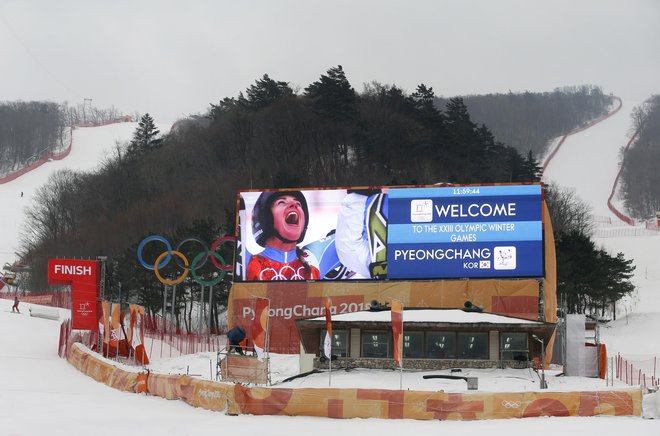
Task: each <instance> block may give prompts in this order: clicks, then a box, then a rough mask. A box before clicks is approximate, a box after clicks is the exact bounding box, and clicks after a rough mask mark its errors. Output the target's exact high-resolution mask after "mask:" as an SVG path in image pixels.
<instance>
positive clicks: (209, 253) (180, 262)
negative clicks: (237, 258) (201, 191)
mask: <svg viewBox="0 0 660 436" xmlns="http://www.w3.org/2000/svg"><path fill="white" fill-rule="evenodd" d="M235 239H236V238H234V237H233V236H221V237H220V238H218V239H216V240H215V241H214V242H213V244H211V249H209V248H208V247H207V246H206V244H205V243H204V242H203V241H202V240H201V239H198V238H192V237H191V238H185V239H183V240H182V241H181V242H179V244H178V245H177V246H176V249H175V250H173V249H172V245H171V244H170V242H169V241H168V240H167V239H166V238H164V237H162V236H160V235H152V236H147V237H146V238H144V239H143V240H142V241H141V242H140V244H139V245H138V248H137V257H138V260H139V261H140V264H141V265H142V266H143V267H145V268H146V269H150V270H153V271H154V273H155V274H156V277H157V278H158V280H159V281H160V282H161V283H164V284H166V285H177V284H179V283H181V282H182V281H183V280H184V279H185V278H186V277H188V273H190V275H191V276H192V278H193V280H195V281H196V282H197V283H199V284H200V285H203V286H214V285H217V284H218V283H220V281H221V280H222V279H223V278H224V277H225V274H227V271H232V270H233V269H234V266H233V265H227V263H226V262H225V260H224V259H223V258H222V256H220V255H219V254H218V253H216V251H215V250H216V249H217V248H218V246H219V245H220V244H222V243H224V242H234V241H235ZM152 241H159V242H161V243H163V244H165V248H166V250H165V251H163V252H162V253H161V254H160V255H159V256H158V257H157V258H156V260H155V261H154V263H153V264H150V263H147V262H146V261H145V260H144V258H143V257H142V252H143V251H144V247H145V246H146V245H147V244H148V243H150V242H152ZM189 242H194V243H196V244H198V245H200V246H201V248H202V250H201V251H200V252H199V253H198V254H197V255H196V256H195V257H194V258H193V260H192V262H189V261H188V258H187V257H186V256H185V254H183V253H182V252H181V247H182V246H183V245H184V244H186V243H189ZM173 257H174V262H175V263H176V265H177V266H178V267H179V268H182V269H183V272H182V273H181V275H179V277H177V278H175V279H167V278H165V277H163V276H162V275H161V273H160V270H161V269H163V268H165V267H166V266H167V265H168V264H169V262H170V260H172V258H173ZM209 259H211V262H212V263H213V265H214V266H215V267H216V268H218V269H219V270H220V272H219V273H218V275H217V276H216V277H215V278H213V279H211V280H204V279H203V278H201V277H200V276H199V275H198V274H197V270H198V269H199V268H202V267H203V266H204V265H206V262H207V261H208V260H209Z"/></svg>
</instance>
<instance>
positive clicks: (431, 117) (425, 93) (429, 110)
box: [408, 83, 442, 125]
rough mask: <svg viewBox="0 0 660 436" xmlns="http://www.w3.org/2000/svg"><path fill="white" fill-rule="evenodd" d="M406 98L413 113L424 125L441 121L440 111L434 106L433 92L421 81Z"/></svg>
mask: <svg viewBox="0 0 660 436" xmlns="http://www.w3.org/2000/svg"><path fill="white" fill-rule="evenodd" d="M408 100H409V101H410V102H411V103H412V106H413V108H414V110H415V114H416V115H417V117H416V118H418V119H419V120H420V121H421V122H423V123H424V124H425V125H434V124H436V125H437V124H441V123H442V113H441V112H440V111H439V110H438V108H437V107H435V94H434V93H433V88H427V87H426V85H424V84H423V83H422V84H420V85H418V86H417V90H416V91H415V92H413V93H412V94H411V95H410V97H409V98H408Z"/></svg>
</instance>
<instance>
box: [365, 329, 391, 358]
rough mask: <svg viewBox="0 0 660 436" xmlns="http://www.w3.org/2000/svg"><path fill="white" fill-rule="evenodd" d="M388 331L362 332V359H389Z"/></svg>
mask: <svg viewBox="0 0 660 436" xmlns="http://www.w3.org/2000/svg"><path fill="white" fill-rule="evenodd" d="M390 349H391V335H390V332H389V331H372V332H368V331H367V332H362V357H376V358H378V357H382V358H385V357H391V356H392V353H391V352H390Z"/></svg>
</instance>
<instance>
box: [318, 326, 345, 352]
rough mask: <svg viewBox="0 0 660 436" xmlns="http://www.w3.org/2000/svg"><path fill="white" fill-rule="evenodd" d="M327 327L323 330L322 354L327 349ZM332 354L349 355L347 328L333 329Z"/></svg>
mask: <svg viewBox="0 0 660 436" xmlns="http://www.w3.org/2000/svg"><path fill="white" fill-rule="evenodd" d="M326 332H327V330H326V329H323V330H321V348H320V350H321V353H320V354H321V356H323V355H324V354H323V350H324V349H325V348H324V347H325V333H326ZM331 352H332V354H333V355H334V356H339V357H347V356H348V332H347V331H346V330H333V331H332V351H331Z"/></svg>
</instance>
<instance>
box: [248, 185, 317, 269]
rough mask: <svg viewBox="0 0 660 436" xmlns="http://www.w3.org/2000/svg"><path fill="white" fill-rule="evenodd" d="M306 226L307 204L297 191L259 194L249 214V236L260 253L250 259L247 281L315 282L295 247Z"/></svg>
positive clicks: (302, 254) (303, 256)
mask: <svg viewBox="0 0 660 436" xmlns="http://www.w3.org/2000/svg"><path fill="white" fill-rule="evenodd" d="M308 225H309V208H308V206H307V200H306V199H305V196H304V195H303V194H302V192H300V191H280V192H263V193H261V195H259V198H258V199H257V202H256V203H255V204H254V208H253V210H252V234H253V235H254V238H255V240H256V242H257V244H259V245H260V246H262V247H264V250H263V251H261V252H260V253H258V254H255V255H253V256H252V257H251V258H250V262H249V263H248V267H247V280H318V279H319V277H320V273H319V269H318V268H317V267H316V266H313V265H310V264H309V262H308V261H307V259H306V255H305V253H304V252H303V250H301V249H300V248H299V247H298V245H297V244H298V243H300V242H302V240H303V239H304V238H305V233H306V232H307V226H308Z"/></svg>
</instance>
